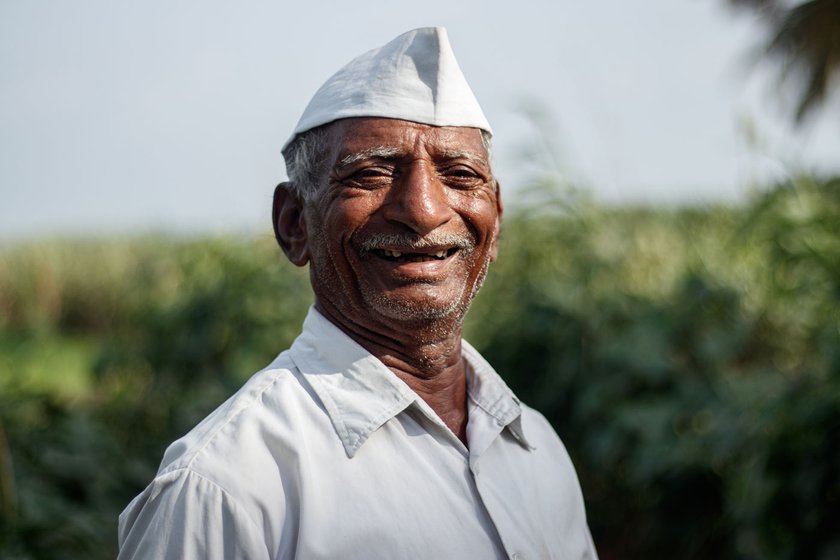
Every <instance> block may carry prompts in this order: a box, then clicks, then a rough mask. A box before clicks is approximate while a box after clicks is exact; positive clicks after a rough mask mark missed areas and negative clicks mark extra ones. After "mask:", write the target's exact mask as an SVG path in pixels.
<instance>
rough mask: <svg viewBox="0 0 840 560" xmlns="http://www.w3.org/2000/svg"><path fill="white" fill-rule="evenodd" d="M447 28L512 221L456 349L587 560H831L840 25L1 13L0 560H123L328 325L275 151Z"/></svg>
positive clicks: (429, 12) (837, 367) (762, 14)
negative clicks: (245, 386)
mask: <svg viewBox="0 0 840 560" xmlns="http://www.w3.org/2000/svg"><path fill="white" fill-rule="evenodd" d="M421 25H445V26H446V27H447V28H448V30H449V35H450V39H451V41H452V43H453V46H454V49H455V52H456V54H457V56H458V59H459V61H460V63H461V66H462V69H463V70H464V73H465V74H466V76H467V78H468V80H469V81H470V83H471V85H472V87H473V89H474V91H475V93H476V95H477V97H478V98H479V100H480V101H481V103H482V106H483V107H484V110H485V112H486V113H487V116H488V118H489V120H490V121H491V123H493V127H494V133H495V136H494V149H495V153H494V158H495V167H496V173H497V175H498V176H499V177H500V179H501V182H502V185H503V192H504V197H503V198H504V201H505V204H506V214H505V220H506V223H505V227H504V237H503V242H502V248H501V254H500V257H499V260H498V262H497V263H496V264H495V265H494V267H493V268H492V269H491V272H490V275H489V277H488V280H487V284H486V286H485V288H484V289H483V291H482V293H481V294H480V295H479V297H478V299H477V300H476V302H475V304H474V306H473V309H472V310H471V312H470V315H469V317H468V324H467V332H466V336H467V338H468V339H470V340H471V341H472V342H473V344H475V345H476V346H477V347H478V348H479V350H481V351H482V352H483V353H484V355H485V356H486V357H487V358H488V359H489V361H490V362H491V363H492V364H494V366H496V368H497V370H498V371H499V372H500V373H501V374H502V376H503V377H504V378H505V379H506V380H507V382H508V383H509V384H510V385H511V387H512V388H513V389H514V391H516V392H517V394H519V396H520V397H522V399H523V400H524V401H525V402H528V403H529V404H531V405H533V406H535V407H536V408H538V409H539V410H540V411H542V412H543V413H544V414H545V415H546V416H547V417H548V418H549V420H550V421H551V422H552V423H553V425H554V426H555V428H556V430H557V431H558V433H559V434H560V435H561V437H562V438H563V440H564V442H565V443H566V446H567V447H568V449H569V452H570V454H571V455H572V458H573V460H574V462H575V464H576V467H577V469H578V473H579V476H580V479H581V484H582V486H583V490H584V495H585V498H586V502H587V511H588V516H589V521H590V526H591V528H592V532H593V536H594V539H595V542H596V545H597V547H598V550H599V553H600V555H601V558H602V559H604V560H610V559H617V558H641V557H653V558H659V557H669V558H670V557H676V558H698V559H699V558H733V559H734V558H756V559H757V558H762V559H763V558H771V559H772V558H826V559H829V558H838V557H840V532H838V531H837V527H840V119H839V118H838V117H840V98H839V97H840V96H838V95H837V90H838V84H839V83H840V78H838V73H839V72H840V1H838V0H811V1H806V2H803V1H795V0H775V1H764V0H692V1H677V2H675V1H673V0H670V1H668V0H651V1H649V2H644V3H627V2H621V1H619V0H604V1H600V2H538V1H534V2H517V3H502V2H481V3H480V2H462V3H458V4H457V5H455V6H452V5H448V3H446V2H444V1H442V0H440V1H438V0H432V1H430V2H425V3H423V4H422V6H418V7H399V8H397V7H395V5H394V4H393V3H386V2H365V3H363V5H361V6H359V5H350V4H338V3H335V4H333V3H327V2H325V3H315V2H309V3H296V4H294V5H285V4H283V3H280V2H258V1H254V2H248V3H244V4H239V5H233V4H230V3H224V2H220V1H211V2H189V1H184V2H177V3H174V2H160V1H149V2H143V3H139V2H137V3H113V2H107V1H105V0H101V1H96V0H81V1H78V2H73V3H69V2H47V1H40V0H33V1H29V2H17V1H14V0H7V1H5V2H2V3H0V86H2V87H0V195H1V196H0V557H2V558H4V559H5V558H10V559H12V558H14V559H18V558H20V559H30V558H31V559H40V558H45V559H46V558H49V559H64V558H68V559H70V558H113V557H114V556H115V554H116V518H117V515H118V514H119V512H120V511H121V510H122V509H123V507H125V505H126V504H127V503H128V502H129V501H130V500H131V498H132V497H133V496H134V495H136V494H137V493H138V492H139V491H140V490H141V489H142V488H143V487H144V486H145V485H146V484H147V483H148V482H149V481H150V479H151V478H152V476H153V475H154V472H155V471H156V469H157V465H158V463H159V461H160V458H161V457H162V453H163V450H164V449H165V446H166V445H167V444H168V443H169V442H171V441H172V440H173V439H175V438H177V437H179V436H180V435H182V434H183V433H185V432H186V431H187V430H189V429H190V428H191V427H192V426H193V425H194V424H195V423H196V422H197V421H198V420H199V419H201V418H202V417H203V416H205V415H206V414H207V413H208V412H210V411H211V410H212V409H213V408H215V407H216V406H217V405H218V404H219V403H221V402H222V401H223V400H224V399H225V398H226V397H227V396H228V395H230V394H231V393H233V392H234V391H235V390H236V389H237V388H238V387H239V386H240V385H241V383H242V382H244V380H245V379H247V378H248V377H249V376H250V375H251V374H252V373H254V372H255V371H256V370H258V369H259V368H260V367H262V366H263V365H265V364H266V363H268V362H269V361H270V360H271V359H272V358H273V357H274V355H275V354H276V353H277V352H279V351H280V350H282V349H284V348H286V347H287V346H288V345H289V344H290V343H291V341H292V340H293V339H294V337H295V336H296V334H297V333H298V331H299V329H300V325H301V322H302V320H303V316H304V314H305V312H306V309H307V307H308V305H309V302H310V301H311V293H310V290H309V286H308V280H307V276H306V271H305V270H299V269H295V268H294V267H292V266H291V265H289V264H288V263H286V262H284V259H283V257H282V254H281V253H280V251H279V250H278V249H277V248H276V247H275V245H274V242H273V240H272V235H271V226H270V210H269V208H270V201H271V194H272V190H273V186H274V185H275V184H276V183H277V182H278V181H279V180H282V179H283V178H284V171H283V161H282V157H281V156H280V146H281V145H282V144H283V142H284V141H285V140H286V138H287V136H288V134H289V133H290V131H291V130H292V128H293V127H294V124H295V122H296V120H297V118H298V117H299V115H300V113H301V112H302V110H303V108H304V106H305V104H306V102H307V101H308V99H309V97H310V96H311V95H312V93H314V91H315V89H317V87H318V86H319V85H320V84H321V83H322V82H323V81H324V80H325V79H326V78H327V77H328V76H329V75H330V74H331V73H332V72H334V71H335V70H336V69H338V68H339V67H340V66H341V65H342V64H344V63H345V62H347V61H348V60H349V59H350V58H352V57H353V56H355V55H357V54H360V53H361V52H363V51H365V50H368V49H370V48H374V47H377V46H379V45H381V44H383V43H385V42H387V41H388V40H390V39H391V38H393V37H394V36H396V35H397V34H398V33H401V32H403V31H405V30H408V29H410V28H413V27H417V26H421Z"/></svg>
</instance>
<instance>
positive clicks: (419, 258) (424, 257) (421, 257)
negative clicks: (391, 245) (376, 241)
mask: <svg viewBox="0 0 840 560" xmlns="http://www.w3.org/2000/svg"><path fill="white" fill-rule="evenodd" d="M457 251H458V247H452V248H451V249H441V250H440V251H435V252H433V253H412V252H408V251H394V250H392V249H373V250H372V251H371V253H373V254H374V255H376V256H377V257H379V258H381V259H385V260H386V261H391V262H425V261H443V260H446V259H447V258H449V257H451V256H452V255H454V254H455V253H456V252H457Z"/></svg>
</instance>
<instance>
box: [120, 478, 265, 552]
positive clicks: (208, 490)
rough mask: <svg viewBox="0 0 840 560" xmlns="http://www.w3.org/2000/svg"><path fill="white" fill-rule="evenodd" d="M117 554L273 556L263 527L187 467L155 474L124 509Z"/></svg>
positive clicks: (234, 502)
mask: <svg viewBox="0 0 840 560" xmlns="http://www.w3.org/2000/svg"><path fill="white" fill-rule="evenodd" d="M119 547H120V552H119V556H118V560H145V559H152V558H154V559H156V560H157V559H165V560H176V559H178V560H181V559H185V558H202V559H207V560H216V559H218V560H222V559H228V558H231V559H243V560H244V559H249V560H250V559H253V560H263V559H265V560H268V558H269V557H270V555H269V552H268V550H267V548H266V545H265V541H264V539H263V534H262V530H260V528H259V526H258V525H257V524H256V523H255V522H254V520H253V519H252V518H251V517H249V516H248V514H247V513H246V512H245V510H244V509H243V508H242V507H241V506H240V505H239V504H237V503H236V501H235V500H234V499H233V497H231V496H230V495H229V494H228V493H227V492H225V491H224V489H222V488H220V487H219V486H218V485H217V484H215V483H213V482H212V481H210V480H208V479H206V478H204V477H203V476H201V475H200V474H198V473H196V472H193V471H191V470H189V469H179V470H176V471H174V472H170V473H166V474H163V475H161V476H159V477H158V478H156V479H155V480H154V481H153V482H152V484H150V485H149V487H147V488H146V490H145V491H144V492H143V493H142V494H140V495H139V496H137V497H136V498H135V499H134V501H132V502H131V504H129V506H128V507H127V508H126V509H125V511H124V512H123V513H122V515H120V523H119Z"/></svg>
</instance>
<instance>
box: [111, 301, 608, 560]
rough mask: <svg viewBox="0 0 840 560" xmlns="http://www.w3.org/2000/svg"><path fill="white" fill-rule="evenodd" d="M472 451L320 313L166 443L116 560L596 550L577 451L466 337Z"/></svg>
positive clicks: (124, 523) (124, 524) (130, 513)
mask: <svg viewBox="0 0 840 560" xmlns="http://www.w3.org/2000/svg"><path fill="white" fill-rule="evenodd" d="M464 356H465V358H466V359H467V361H468V363H469V364H470V370H471V371H470V374H469V377H468V392H469V424H468V428H467V435H468V441H469V444H470V445H469V450H468V449H467V448H466V447H465V446H464V445H463V444H462V443H461V441H460V440H458V438H457V437H456V436H455V435H454V434H453V433H452V432H451V431H450V430H449V429H448V428H447V427H446V425H445V424H444V423H443V422H442V421H441V420H440V419H439V418H438V416H437V415H436V414H435V413H434V412H433V411H432V410H431V408H430V407H429V406H428V405H427V404H426V403H425V402H424V401H423V400H422V399H420V398H419V397H418V396H417V395H416V394H415V393H414V392H413V391H411V390H410V389H409V388H408V386H407V385H406V384H405V383H403V382H402V381H401V380H400V379H399V378H397V377H396V376H395V375H393V374H392V373H391V372H390V371H389V370H388V369H387V368H386V367H385V366H384V364H382V362H380V361H379V360H377V359H376V358H374V357H373V356H371V355H370V354H369V353H367V352H366V351H365V350H364V349H363V348H362V347H360V346H358V345H357V344H356V343H355V342H354V341H352V340H351V339H350V338H349V337H347V336H346V335H345V334H344V333H342V332H341V331H340V330H339V329H338V328H336V327H335V326H334V325H332V323H330V322H329V321H328V320H327V319H325V318H324V317H323V316H321V315H320V314H318V313H317V312H316V311H315V310H314V309H313V310H310V313H309V315H308V316H307V318H306V321H305V323H304V329H303V333H302V334H301V335H300V336H299V337H298V339H297V340H296V341H295V343H294V344H293V346H292V347H291V348H290V349H289V350H288V351H286V352H283V353H282V354H280V356H278V357H277V359H276V360H275V361H274V362H273V363H272V364H271V365H270V366H269V367H268V368H267V369H265V370H263V371H262V372H260V373H258V374H256V375H255V376H254V377H252V378H251V379H250V380H249V381H248V382H247V383H246V384H245V386H244V387H243V388H242V389H241V390H240V391H239V392H238V393H237V394H236V395H234V396H233V397H232V398H230V399H229V400H228V401H227V402H225V403H224V404H223V405H222V406H220V407H219V408H218V409H217V410H216V411H215V412H213V413H212V414H211V415H210V416H208V417H207V418H206V419H205V420H204V421H203V422H201V423H200V424H199V425H198V426H197V427H196V428H194V429H193V430H192V431H191V432H190V433H188V434H187V435H186V436H184V437H183V438H181V439H180V440H178V441H176V442H175V443H173V444H172V445H171V446H170V447H169V449H167V451H166V454H165V456H164V459H163V462H162V464H161V467H160V470H159V472H158V475H157V477H156V478H155V480H154V481H153V482H152V483H151V484H150V485H149V486H148V487H147V488H146V490H145V491H144V492H143V493H141V494H140V495H139V496H137V497H136V498H135V499H134V500H133V501H132V502H131V504H129V506H128V507H127V508H126V509H125V511H124V512H123V513H122V515H120V528H119V544H120V555H119V558H121V559H129V558H134V559H139V558H142V559H151V558H155V559H160V558H165V559H173V560H174V559H190V558H202V559H205V558H206V559H223V558H224V559H237V558H240V559H249V560H260V559H268V558H278V559H279V558H301V559H304V558H342V559H354V558H360V559H361V558H364V559H371V558H383V559H386V558H387V559H393V558H436V559H439V558H442V559H446V558H453V559H466V558H470V559H471V558H481V559H485V558H533V559H535V558H564V559H582V558H596V553H595V550H594V547H593V545H592V541H591V538H590V536H589V530H588V528H587V525H586V519H585V513H584V507H583V499H582V497H581V492H580V487H579V484H578V481H577V477H576V476H575V472H574V469H573V467H572V464H571V462H570V461H569V457H568V455H567V454H566V450H565V449H564V447H563V445H562V444H561V443H560V440H559V439H558V438H557V436H556V435H555V433H554V431H553V430H552V429H551V427H550V426H549V424H548V422H546V420H545V419H544V418H543V417H542V416H541V415H540V414H538V413H537V412H535V411H533V410H532V409H530V408H528V407H527V406H524V405H521V404H520V403H519V401H518V400H517V399H516V397H515V396H514V395H513V394H512V393H511V392H510V389H508V388H507V386H506V385H505V384H504V383H503V382H502V380H501V379H500V378H499V377H498V375H497V374H496V373H495V372H494V371H493V370H492V368H490V366H489V365H488V364H487V363H486V362H485V361H484V360H483V359H482V358H481V356H479V355H478V353H477V352H476V351H475V350H474V349H473V348H472V347H470V346H469V345H468V344H466V343H464Z"/></svg>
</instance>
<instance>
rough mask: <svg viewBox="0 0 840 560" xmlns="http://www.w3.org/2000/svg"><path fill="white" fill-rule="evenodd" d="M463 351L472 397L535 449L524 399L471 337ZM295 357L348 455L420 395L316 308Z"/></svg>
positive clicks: (292, 350)
mask: <svg viewBox="0 0 840 560" xmlns="http://www.w3.org/2000/svg"><path fill="white" fill-rule="evenodd" d="M462 353H463V355H464V357H465V359H466V360H467V363H468V364H469V366H470V367H469V368H467V369H468V377H467V390H468V393H469V398H470V399H471V400H472V401H473V402H474V403H475V404H476V405H477V406H478V407H479V408H480V409H481V410H483V411H484V412H485V413H487V414H488V415H490V416H492V417H493V418H495V420H496V421H497V423H498V424H499V426H502V427H503V426H507V427H508V429H509V430H510V432H511V434H512V435H513V436H514V438H516V440H517V441H519V442H520V444H522V445H523V446H525V447H529V448H530V446H529V445H528V442H527V440H526V439H525V436H524V434H523V432H522V423H521V414H522V409H521V406H520V402H519V399H517V398H516V396H515V395H514V394H513V392H511V390H510V389H509V388H508V387H507V385H505V383H504V382H503V381H502V379H501V378H500V377H499V375H498V374H497V373H496V372H495V371H494V370H493V368H492V367H491V366H490V364H488V363H487V362H486V361H485V360H484V358H482V357H481V355H480V354H479V353H478V352H477V351H476V350H475V349H474V348H473V347H472V346H470V345H469V344H468V343H467V342H466V341H462ZM290 355H291V358H292V360H293V361H294V362H295V365H296V366H297V367H298V369H299V370H300V372H301V375H302V376H303V377H304V379H305V380H306V381H307V382H308V383H309V384H310V386H311V387H312V389H313V391H314V392H315V393H316V394H317V395H318V398H319V399H321V402H322V403H323V405H324V408H325V409H326V411H327V414H328V415H329V417H330V421H331V422H332V424H333V427H334V429H335V431H336V433H337V434H338V437H339V438H340V439H341V443H342V444H343V445H344V450H345V452H346V453H347V456H348V457H351V458H352V457H353V456H354V455H355V454H356V452H357V451H358V450H359V448H360V447H361V446H362V445H363V444H364V443H365V441H367V439H368V437H370V435H371V434H372V433H373V432H375V431H376V430H377V429H379V428H380V427H381V426H382V425H383V424H384V423H385V422H387V421H388V420H390V419H391V418H393V417H394V416H396V415H397V414H399V413H400V412H402V411H403V410H405V409H406V408H407V407H408V406H409V405H411V404H412V403H414V402H415V401H418V400H419V399H420V397H419V396H418V395H417V393H415V392H414V391H412V390H411V388H409V386H408V385H406V384H405V382H403V381H402V380H401V379H400V378H399V377H397V376H396V375H394V373H393V372H391V370H389V369H388V368H387V367H386V366H385V364H383V363H382V362H381V361H379V359H377V358H376V357H374V356H373V355H372V354H371V353H370V352H368V351H367V350H365V349H364V348H362V346H360V345H359V344H358V343H356V342H355V341H354V340H353V339H352V338H350V337H349V336H348V335H347V334H345V333H344V332H343V331H342V330H341V329H339V328H338V327H337V326H335V325H334V324H333V323H331V322H330V321H329V320H328V319H326V318H325V317H324V316H323V315H321V314H320V313H319V312H318V311H317V310H316V309H315V308H314V307H310V309H309V313H308V314H307V316H306V319H305V320H304V322H303V331H302V332H301V334H300V336H298V338H297V339H296V340H295V342H294V344H292V347H291V348H290Z"/></svg>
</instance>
